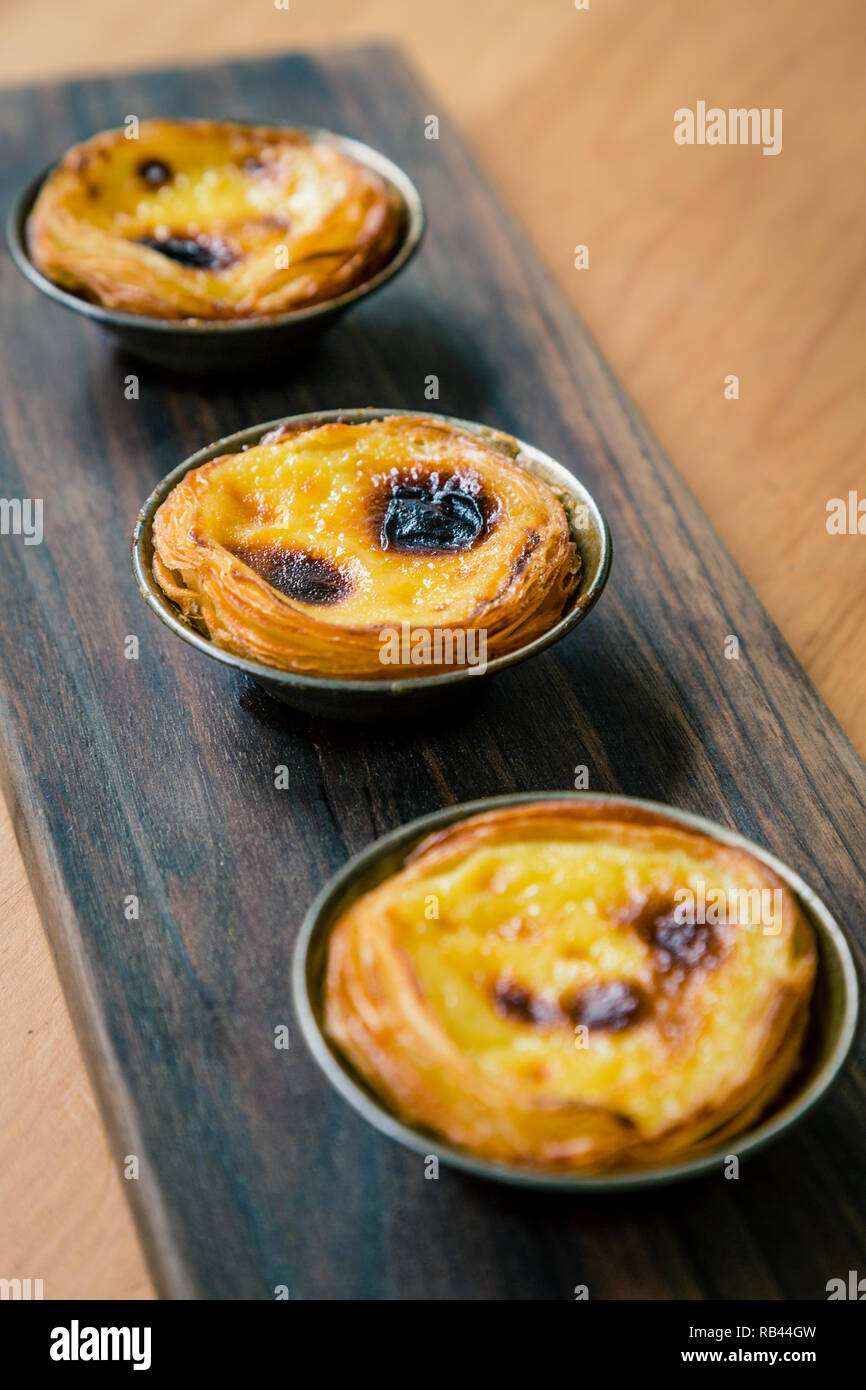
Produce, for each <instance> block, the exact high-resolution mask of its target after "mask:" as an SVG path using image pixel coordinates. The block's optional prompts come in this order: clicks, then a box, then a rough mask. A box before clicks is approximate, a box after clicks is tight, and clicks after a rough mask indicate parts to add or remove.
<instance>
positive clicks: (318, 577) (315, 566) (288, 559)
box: [232, 545, 355, 607]
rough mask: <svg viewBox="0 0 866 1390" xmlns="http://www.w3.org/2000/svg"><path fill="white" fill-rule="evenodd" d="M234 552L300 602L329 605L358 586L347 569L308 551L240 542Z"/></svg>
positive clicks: (337, 601)
mask: <svg viewBox="0 0 866 1390" xmlns="http://www.w3.org/2000/svg"><path fill="white" fill-rule="evenodd" d="M232 554H233V555H236V556H237V558H238V559H239V560H242V561H243V563H244V564H245V565H249V567H250V569H251V570H255V572H256V574H258V575H260V576H261V578H262V579H264V581H265V583H266V584H270V586H271V588H273V589H277V590H278V591H279V593H281V594H285V595H286V597H287V598H293V599H296V600H297V602H298V603H313V604H316V605H318V606H319V607H329V606H330V605H331V604H334V603H340V602H341V601H342V600H343V599H344V598H347V597H348V595H349V594H350V593H351V592H352V590H353V589H354V587H355V585H354V581H353V580H352V577H351V575H349V574H348V573H347V572H346V570H343V569H340V567H339V566H338V565H335V564H334V563H333V561H331V560H327V559H326V558H325V557H324V556H323V555H314V554H313V553H312V552H311V551H309V550H283V549H282V547H280V546H276V545H270V546H251V545H238V546H235V547H233V548H232Z"/></svg>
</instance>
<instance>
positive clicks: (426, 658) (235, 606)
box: [153, 416, 580, 680]
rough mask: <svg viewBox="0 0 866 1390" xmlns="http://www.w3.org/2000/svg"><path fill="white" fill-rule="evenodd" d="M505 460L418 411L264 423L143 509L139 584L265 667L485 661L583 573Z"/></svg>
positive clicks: (537, 487) (322, 670)
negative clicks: (145, 568)
mask: <svg viewBox="0 0 866 1390" xmlns="http://www.w3.org/2000/svg"><path fill="white" fill-rule="evenodd" d="M511 446H513V448H512V447H511ZM517 453H518V446H517V445H516V443H515V442H514V441H509V440H508V437H507V436H502V435H496V436H495V437H493V438H490V439H488V438H480V437H479V436H477V435H475V434H472V433H469V432H467V431H465V430H460V429H456V428H453V427H452V426H450V425H448V424H446V423H445V422H443V421H437V420H435V419H432V418H426V417H419V416H387V417H385V418H384V419H382V420H372V421H369V422H364V423H360V424H359V423H342V422H333V423H328V424H321V425H313V426H300V427H298V426H297V425H291V424H290V425H288V426H285V427H282V428H278V429H277V430H275V431H272V432H271V433H270V434H268V435H266V436H265V437H264V438H263V439H262V441H261V443H260V444H258V445H256V446H255V447H254V448H250V449H247V450H245V451H244V452H243V453H238V454H228V455H225V456H224V457H222V458H218V459H215V460H214V461H213V462H211V463H206V464H204V465H203V466H202V467H200V468H197V469H195V470H193V471H192V472H190V473H188V474H187V475H186V476H185V477H184V478H183V479H182V481H181V482H180V483H178V485H177V487H175V488H174V490H173V491H172V492H171V493H170V494H169V496H168V497H167V498H166V500H165V502H164V503H163V504H162V506H161V507H160V509H159V511H158V512H157V514H156V517H155V518H154V525H153V545H154V558H153V573H154V577H155V578H156V581H157V583H158V584H160V585H161V587H162V588H163V589H164V590H165V592H166V594H168V596H169V597H170V598H171V599H173V600H174V602H175V603H176V604H177V605H178V606H179V607H180V608H181V609H182V610H183V612H184V613H185V614H186V615H187V617H189V618H190V619H192V620H193V621H194V622H196V623H197V624H198V625H199V626H200V627H202V628H203V629H204V630H205V631H206V632H207V633H208V634H209V636H210V637H211V638H212V640H213V641H214V642H216V643H217V644H218V645H219V646H221V647H225V648H227V649H228V650H229V651H232V652H235V653H237V654H239V655H241V656H244V657H248V658H250V659H252V660H254V661H258V662H263V663H264V664H266V665H268V666H275V667H279V668H280V669H283V670H290V671H301V672H305V673H306V674H308V675H314V676H330V677H336V678H342V679H357V680H386V679H388V680H390V679H394V678H395V677H400V678H403V677H417V676H424V675H431V674H437V673H438V672H439V670H440V669H441V668H442V667H454V666H466V667H471V666H474V667H475V668H476V669H482V666H483V665H486V663H487V662H489V661H490V660H492V659H493V658H494V657H496V656H499V655H502V654H504V653H506V652H510V651H513V650H515V649H516V648H518V647H521V646H523V645H524V644H525V643H527V642H530V641H531V640H533V639H534V638H535V637H537V636H539V635H540V634H541V633H543V632H546V631H547V630H548V629H549V628H550V627H551V626H552V625H553V624H554V623H555V622H556V621H557V620H558V619H559V617H560V616H561V615H562V612H563V610H564V608H565V607H566V606H567V605H568V603H569V602H570V601H571V599H572V597H573V595H574V590H575V587H576V585H577V581H578V576H579V570H580V560H579V556H578V554H577V550H576V548H575V545H574V542H573V541H572V539H571V535H570V530H569V522H568V518H567V516H566V513H565V510H564V508H563V505H562V503H561V502H560V501H559V499H558V498H557V497H556V496H555V495H554V493H553V492H552V491H551V489H550V488H549V487H548V486H547V484H546V483H544V482H543V481H542V480H541V479H540V478H538V477H537V476H536V475H535V474H533V473H531V472H530V471H529V470H528V469H527V468H524V467H522V466H521V465H520V463H519V462H517V461H516V457H515V456H516V455H517Z"/></svg>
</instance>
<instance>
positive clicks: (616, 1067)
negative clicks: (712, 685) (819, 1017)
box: [325, 801, 816, 1172]
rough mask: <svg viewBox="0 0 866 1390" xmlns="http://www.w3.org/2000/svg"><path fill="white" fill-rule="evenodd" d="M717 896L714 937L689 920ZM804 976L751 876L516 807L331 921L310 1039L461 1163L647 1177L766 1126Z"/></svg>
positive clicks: (578, 807) (711, 850) (775, 898)
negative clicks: (320, 1031) (321, 1017)
mask: <svg viewBox="0 0 866 1390" xmlns="http://www.w3.org/2000/svg"><path fill="white" fill-rule="evenodd" d="M716 889H717V890H719V891H720V892H722V891H723V892H724V895H725V899H724V900H725V903H727V904H728V908H730V904H732V903H733V904H735V907H734V910H733V911H731V910H726V911H725V912H722V913H721V914H720V913H719V912H718V911H716V913H715V916H719V915H721V916H723V917H725V916H727V917H728V918H729V919H730V918H733V919H734V920H733V921H731V920H728V921H726V922H723V923H722V924H719V923H718V922H714V921H713V916H714V913H713V910H712V908H706V904H707V903H708V902H709V903H712V902H714V901H715V903H716V904H718V901H719V900H718V899H713V898H712V896H711V893H712V892H713V891H714V890H716ZM680 890H688V891H689V892H690V893H691V894H692V895H693V898H692V901H693V903H695V904H697V906H696V907H693V909H692V910H691V916H692V918H693V919H694V920H693V923H692V925H689V924H688V923H687V922H685V923H680V922H678V921H677V919H676V915H675V913H674V905H675V904H679V903H680V902H683V901H687V900H686V899H685V898H684V896H680V897H677V896H676V895H677V894H678V892H680ZM762 892H763V894H764V895H765V896H764V897H763V898H761V897H760V895H761V893H762ZM749 894H752V895H753V896H752V897H743V896H741V895H749ZM756 895H757V896H756ZM747 901H748V902H749V903H750V904H751V907H752V909H754V910H753V911H752V912H751V913H750V912H749V911H746V910H745V903H746V902H747ZM759 901H760V902H761V903H762V905H763V909H769V911H766V910H764V911H763V913H762V911H761V910H758V909H757V904H758V902H759ZM702 902H703V904H704V908H701V903H702ZM770 905H772V906H770ZM681 915H682V914H681ZM686 915H688V911H687V913H686ZM702 915H703V916H704V917H705V918H706V919H708V920H705V921H704V922H703V923H701V921H700V918H701V916H702ZM755 917H757V918H760V919H762V920H759V921H755V920H753V919H754V918H755ZM815 966H816V955H815V942H814V935H813V930H812V928H811V926H810V925H809V923H808V922H807V920H806V919H805V917H804V916H803V914H802V912H801V910H800V908H799V906H798V903H797V901H796V900H795V898H794V896H793V895H792V894H791V893H790V892H789V890H788V889H787V888H786V887H785V885H784V884H783V883H782V882H781V881H780V880H779V879H778V878H777V876H776V875H775V874H773V873H772V872H771V871H770V870H769V869H768V867H767V866H766V865H764V864H763V863H762V862H761V861H760V860H758V859H757V858H755V857H754V856H753V855H751V854H749V853H747V852H746V851H744V850H741V849H739V848H734V847H730V846H726V845H724V844H722V843H720V842H718V841H716V840H714V839H712V838H709V837H708V836H706V835H703V834H700V833H697V832H694V831H690V830H687V829H685V828H683V827H682V826H680V825H678V824H676V823H674V822H672V821H668V820H666V819H665V818H663V817H660V816H657V815H654V814H652V813H649V812H647V811H644V810H641V809H639V808H631V807H616V806H610V805H607V804H604V803H597V802H592V801H589V802H580V803H578V802H573V801H560V802H557V801H550V802H536V803H529V804H524V805H517V806H513V807H508V808H504V809H499V810H493V811H491V812H488V813H486V814H483V815H478V816H473V817H472V818H471V819H468V820H464V821H460V822H458V823H456V824H455V825H452V826H451V827H449V828H448V829H446V830H445V831H443V832H441V833H439V834H435V835H433V836H431V837H430V838H428V839H427V840H425V841H424V843H423V844H421V845H420V846H419V847H418V848H417V849H416V850H415V852H414V853H413V854H412V855H411V856H410V857H409V859H408V860H407V862H406V864H405V866H404V867H403V868H402V869H401V870H399V871H398V872H397V873H395V874H393V875H392V876H391V877H389V878H386V879H385V881H384V882H383V883H381V884H380V885H379V886H378V887H377V888H374V889H373V890H372V891H370V892H367V893H365V894H364V895H363V896H362V897H361V898H359V899H358V900H357V901H356V902H355V903H354V904H353V905H352V906H351V907H350V908H349V909H348V910H347V911H346V912H345V914H344V915H343V916H342V917H341V918H340V919H339V920H338V921H337V922H336V924H335V925H334V927H333V930H332V933H331V936H330V940H329V950H328V960H327V973H326V981H325V1004H326V1008H325V1025H326V1029H327V1032H328V1033H329V1035H330V1037H331V1038H332V1039H333V1041H334V1042H335V1043H336V1044H337V1046H338V1047H339V1048H340V1049H341V1050H342V1052H343V1053H344V1054H345V1055H346V1057H347V1058H348V1059H349V1061H350V1062H351V1063H352V1065H353V1066H354V1067H355V1068H356V1070H357V1071H358V1072H359V1073H360V1074H361V1075H362V1076H363V1077H364V1078H365V1079H366V1081H367V1082H368V1084H369V1085H370V1086H371V1087H372V1088H373V1089H374V1090H375V1091H377V1092H378V1094H379V1095H380V1096H381V1097H382V1098H383V1099H384V1100H385V1101H386V1102H387V1103H388V1104H389V1106H391V1107H392V1108H393V1109H394V1110H395V1111H396V1112H397V1113H398V1114H399V1115H400V1116H401V1117H402V1118H404V1119H405V1120H407V1121H408V1122H409V1123H411V1124H413V1125H416V1126H422V1127H424V1128H425V1129H426V1130H428V1131H430V1132H431V1134H432V1135H434V1136H438V1137H440V1138H444V1139H447V1140H449V1141H450V1142H451V1143H452V1144H454V1145H457V1146H458V1147H460V1148H462V1149H465V1150H467V1151H469V1152H471V1153H473V1154H475V1155H478V1156H481V1157H483V1158H486V1159H491V1160H497V1161H500V1162H505V1163H509V1164H515V1165H519V1166H522V1167H528V1168H537V1169H541V1170H549V1171H576V1172H593V1171H595V1172H601V1171H606V1170H611V1169H626V1168H636V1167H651V1166H654V1165H660V1164H662V1163H667V1162H671V1161H674V1160H677V1159H683V1158H686V1157H690V1156H693V1155H695V1154H698V1153H700V1152H701V1151H703V1150H705V1149H706V1148H707V1147H709V1146H714V1145H716V1144H718V1143H720V1142H723V1141H727V1139H728V1138H731V1139H733V1138H734V1136H736V1135H738V1134H740V1133H742V1132H743V1131H744V1130H745V1129H747V1128H748V1127H749V1126H750V1125H752V1124H753V1123H754V1122H755V1121H757V1120H758V1118H759V1117H760V1116H761V1115H762V1114H763V1113H764V1112H765V1111H766V1109H767V1107H768V1105H770V1104H771V1102H772V1101H773V1100H774V1099H775V1098H776V1097H777V1096H778V1095H779V1092H780V1091H781V1089H782V1088H783V1087H784V1085H785V1083H786V1082H787V1081H788V1079H789V1078H790V1077H791V1075H792V1072H793V1071H794V1069H795V1067H796V1065H797V1062H798V1058H799V1056H800V1051H801V1046H802V1042H803V1036H804V1030H805V1027H806V1023H807V1018H808V1010H809V999H810V995H811V991H812V986H813V980H814V975H815ZM433 1151H434V1152H435V1148H434V1149H433Z"/></svg>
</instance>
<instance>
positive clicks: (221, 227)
mask: <svg viewBox="0 0 866 1390" xmlns="http://www.w3.org/2000/svg"><path fill="white" fill-rule="evenodd" d="M402 229H403V214H402V205H401V203H400V201H399V198H398V196H397V194H396V192H395V191H394V190H393V189H392V188H391V187H390V186H389V185H388V184H386V183H385V181H384V180H383V179H381V178H380V177H379V176H378V174H376V173H374V172H373V171H372V170H371V169H367V168H365V167H364V166H363V165H361V164H359V163H358V162H357V161H356V160H354V159H351V158H349V156H348V155H346V154H343V153H342V152H341V151H340V150H339V149H338V148H337V146H336V145H335V144H334V143H333V142H331V141H329V140H327V139H325V138H317V139H311V138H310V137H309V136H308V135H305V134H303V133H302V132H299V131H293V130H277V129H272V128H269V127H264V126H242V125H230V124H227V123H224V122H220V121H180V120H165V119H159V120H150V121H142V122H141V124H140V127H139V136H138V138H137V139H126V137H125V133H124V131H122V130H111V131H105V132H104V133H102V134H100V135H95V136H93V138H92V139H91V140H86V141H85V142H84V143H83V144H81V145H75V146H73V148H72V149H71V150H69V151H68V152H67V154H66V155H64V157H63V159H61V161H60V163H59V164H58V165H57V166H56V167H55V168H54V169H53V170H52V172H51V173H50V174H49V176H48V178H47V179H46V181H45V183H44V184H43V186H42V189H41V191H40V193H39V196H38V198H37V200H36V204H35V206H34V208H33V212H32V213H31V215H30V218H29V221H28V228H27V232H28V244H29V249H30V254H31V257H32V259H33V261H34V263H35V265H36V266H37V267H38V268H39V269H40V270H41V271H42V272H43V274H44V275H46V276H48V278H49V279H51V280H53V281H55V283H57V284H59V285H61V286H63V287H64V288H65V289H68V290H73V291H75V292H76V293H78V294H81V295H83V296H84V297H86V298H87V299H90V300H93V301H95V302H96V303H99V304H103V305H106V306H107V307H108V308H111V309H119V310H123V311H125V312H126V313H131V314H146V315H149V316H151V317H154V318H160V319H245V318H255V317H264V316H268V315H274V314H282V313H285V312H286V311H288V310H291V309H297V308H304V307H306V306H308V305H311V304H318V303H320V302H321V301H322V300H326V299H333V298H334V297H335V296H337V295H341V294H343V293H345V292H346V291H347V290H350V289H352V288H353V287H354V286H355V285H358V284H360V283H361V282H362V281H364V280H367V279H369V278H370V277H371V276H372V275H374V274H375V273H376V272H377V271H378V270H379V269H381V268H382V266H383V265H385V263H386V262H387V261H388V260H389V259H390V258H391V256H392V255H393V254H394V252H395V250H396V248H397V243H398V241H399V238H400V236H401V234H402Z"/></svg>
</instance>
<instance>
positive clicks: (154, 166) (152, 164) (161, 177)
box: [135, 159, 174, 188]
mask: <svg viewBox="0 0 866 1390" xmlns="http://www.w3.org/2000/svg"><path fill="white" fill-rule="evenodd" d="M135 172H136V174H137V175H138V177H139V178H140V179H143V181H144V182H145V183H146V184H147V186H148V188H162V186H163V184H165V183H170V182H171V180H172V179H173V178H174V175H173V173H172V171H171V168H170V166H169V165H168V164H166V162H165V160H163V159H143V160H142V161H141V163H140V164H139V165H138V167H137V168H136V171H135Z"/></svg>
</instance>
